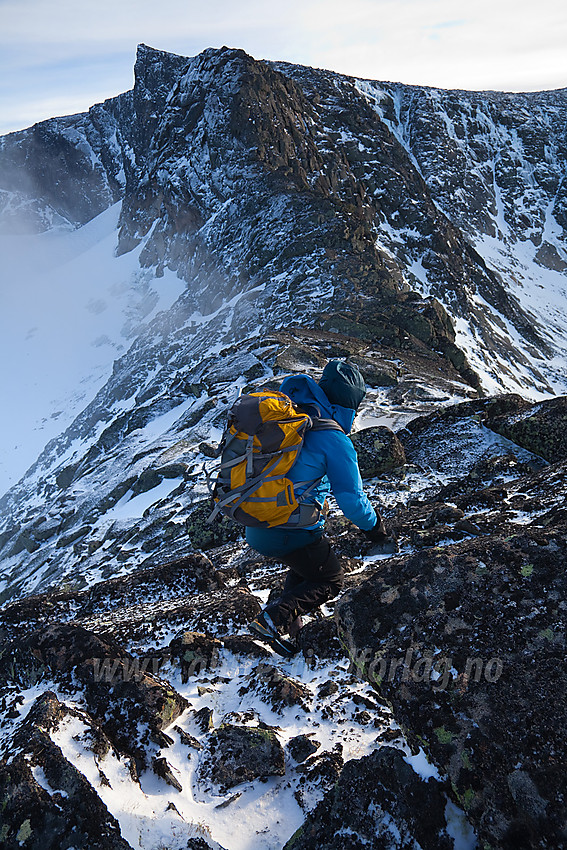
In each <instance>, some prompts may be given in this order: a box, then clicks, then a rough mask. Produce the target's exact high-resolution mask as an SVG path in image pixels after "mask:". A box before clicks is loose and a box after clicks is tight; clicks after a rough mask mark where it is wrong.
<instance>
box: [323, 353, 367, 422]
mask: <svg viewBox="0 0 567 850" xmlns="http://www.w3.org/2000/svg"><path fill="white" fill-rule="evenodd" d="M319 386H320V387H321V389H322V390H323V392H324V393H325V395H326V396H327V398H328V399H329V401H330V402H331V404H338V405H339V406H340V407H348V408H349V409H350V410H357V409H358V406H359V405H360V402H361V401H362V399H363V398H364V396H365V395H366V384H365V383H364V378H363V377H362V375H361V374H360V372H359V371H358V369H357V368H356V366H353V365H352V363H346V362H344V361H343V360H329V362H328V363H327V365H326V366H325V368H324V369H323V374H322V375H321V380H320V381H319Z"/></svg>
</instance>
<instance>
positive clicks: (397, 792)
mask: <svg viewBox="0 0 567 850" xmlns="http://www.w3.org/2000/svg"><path fill="white" fill-rule="evenodd" d="M443 791H444V789H443V786H442V785H441V784H440V783H439V782H436V781H435V780H432V779H430V780H428V781H425V780H423V779H421V777H420V776H419V775H418V774H417V773H415V772H414V770H413V769H412V768H411V767H410V765H409V764H407V762H406V761H405V760H404V757H403V755H402V753H400V751H399V750H394V749H392V748H391V747H382V748H381V749H379V750H376V751H374V752H373V753H372V754H371V755H369V756H365V757H363V758H361V759H353V760H352V761H348V762H347V763H346V764H345V766H344V768H343V770H342V772H341V774H340V776H339V777H338V780H337V781H336V782H335V783H333V785H332V787H331V788H330V789H329V790H328V791H327V793H326V794H325V796H324V798H323V799H322V800H321V801H320V802H319V803H318V804H317V806H316V807H315V809H314V811H313V812H312V813H311V814H309V815H308V817H307V819H306V820H305V823H304V824H303V826H301V827H300V828H299V830H298V831H297V832H296V833H295V834H294V835H293V836H292V837H291V838H290V840H289V841H288V842H287V844H286V845H285V848H284V850H311V848H313V847H317V850H345V848H348V850H366V848H368V847H376V848H385V850H386V848H387V850H394V848H408V850H409V848H413V847H422V848H423V850H452V848H453V841H452V839H450V838H449V836H448V835H447V833H446V826H447V824H446V820H445V815H444V811H445V796H444V793H443Z"/></svg>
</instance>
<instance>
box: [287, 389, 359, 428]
mask: <svg viewBox="0 0 567 850" xmlns="http://www.w3.org/2000/svg"><path fill="white" fill-rule="evenodd" d="M280 389H281V391H282V393H285V394H286V395H288V396H289V397H290V399H291V400H292V401H293V402H295V403H296V404H298V405H299V406H300V407H302V408H303V410H305V412H306V413H308V414H309V415H310V416H315V417H317V416H319V417H322V418H323V419H334V420H335V422H338V424H339V425H340V426H341V428H342V429H343V431H344V432H345V433H346V434H348V433H350V430H351V428H352V425H353V422H354V417H355V416H356V410H351V409H350V408H348V407H341V406H340V405H339V404H331V402H330V401H329V399H328V398H327V396H326V395H325V393H324V392H323V390H322V389H321V387H320V386H319V384H318V383H317V382H316V381H314V380H313V378H310V377H309V375H290V377H289V378H284V380H283V381H282V384H281V387H280Z"/></svg>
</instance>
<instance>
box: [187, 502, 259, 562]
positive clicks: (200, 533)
mask: <svg viewBox="0 0 567 850" xmlns="http://www.w3.org/2000/svg"><path fill="white" fill-rule="evenodd" d="M214 507H215V503H214V502H213V500H212V499H205V500H203V501H202V502H198V503H197V504H196V505H195V507H194V508H192V509H191V511H190V513H189V516H188V517H187V519H186V520H185V532H186V534H187V536H188V537H189V539H190V540H191V543H192V544H193V546H194V547H195V549H201V550H207V549H213V548H214V547H216V546H222V545H223V543H228V542H236V541H237V540H242V538H243V537H244V530H243V528H242V526H241V525H238V523H236V522H232V520H230V519H228V517H225V516H223V515H222V514H217V516H216V517H215V519H214V520H213V522H208V518H209V517H210V515H211V513H212V511H213V508H214Z"/></svg>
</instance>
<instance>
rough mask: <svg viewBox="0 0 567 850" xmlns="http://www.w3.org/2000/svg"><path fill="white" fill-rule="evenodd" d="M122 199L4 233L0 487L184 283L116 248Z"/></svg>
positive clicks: (100, 382)
mask: <svg viewBox="0 0 567 850" xmlns="http://www.w3.org/2000/svg"><path fill="white" fill-rule="evenodd" d="M119 211H120V204H115V205H114V206H113V207H111V208H110V209H108V210H106V211H105V212H103V213H101V214H100V215H99V216H97V217H96V218H95V219H93V220H92V221H90V222H89V223H88V224H86V225H84V226H83V227H81V228H79V229H77V230H68V229H57V230H51V231H47V232H45V233H41V234H37V235H31V236H30V235H25V236H24V235H23V236H15V235H10V236H0V251H1V253H2V269H1V276H2V279H1V282H0V287H1V289H0V292H1V295H0V297H1V309H0V359H1V362H2V363H3V364H4V368H3V369H2V371H1V372H0V397H1V398H2V399H3V404H2V408H1V412H0V447H1V448H0V495H2V494H3V493H4V492H5V491H6V490H7V489H8V488H9V487H10V486H12V484H15V483H16V481H18V480H19V479H20V478H21V477H22V475H23V474H24V473H25V472H26V470H27V469H28V468H29V467H30V466H31V464H32V463H33V462H34V461H35V460H36V458H37V456H38V455H39V453H40V452H41V450H42V449H43V447H44V446H45V444H46V443H47V442H48V441H49V440H50V439H52V438H53V437H55V436H57V435H58V434H60V433H62V431H64V430H65V429H66V428H67V427H68V426H69V425H70V424H71V422H72V421H73V420H74V418H75V417H76V416H77V414H78V413H79V412H80V411H81V410H83V409H84V408H85V407H86V405H87V404H88V403H89V402H90V401H91V400H92V399H93V398H94V396H95V395H96V393H97V392H98V390H99V389H100V388H101V387H103V386H104V384H105V383H106V382H107V380H108V379H109V377H110V375H111V373H112V366H113V363H114V361H115V359H116V358H117V357H118V356H120V355H121V354H123V353H124V352H125V351H126V350H127V349H128V348H129V346H130V344H131V342H132V340H133V339H135V338H136V336H138V334H139V333H140V330H141V329H142V327H143V326H144V325H145V324H147V323H148V322H150V321H151V320H152V319H154V318H155V316H156V315H157V314H158V313H159V312H160V311H162V310H168V309H169V308H170V307H171V305H172V304H173V302H174V301H175V300H176V299H177V298H178V296H179V295H180V294H181V293H182V292H183V290H184V288H185V286H184V283H183V282H182V281H181V280H179V279H178V278H177V277H176V275H175V274H174V273H172V272H169V271H168V272H166V274H165V275H164V277H162V278H160V279H159V280H156V279H155V278H154V276H153V274H152V273H151V272H149V271H147V270H142V269H140V265H139V254H140V251H141V250H142V247H143V246H140V247H139V248H138V249H136V250H135V251H132V252H131V253H129V254H124V255H123V256H121V257H116V256H115V248H116V243H117V223H118V215H119Z"/></svg>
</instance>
